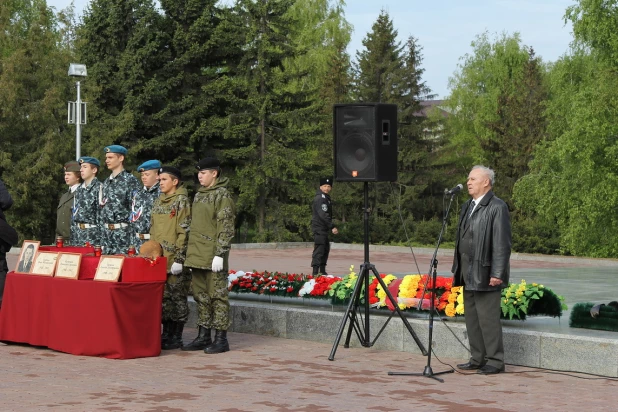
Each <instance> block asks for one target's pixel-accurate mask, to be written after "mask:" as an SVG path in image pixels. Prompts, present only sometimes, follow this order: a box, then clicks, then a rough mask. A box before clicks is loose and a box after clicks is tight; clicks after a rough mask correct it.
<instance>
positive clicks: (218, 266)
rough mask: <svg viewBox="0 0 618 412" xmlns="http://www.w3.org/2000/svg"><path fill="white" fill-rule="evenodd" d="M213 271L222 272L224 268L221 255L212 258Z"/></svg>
mask: <svg viewBox="0 0 618 412" xmlns="http://www.w3.org/2000/svg"><path fill="white" fill-rule="evenodd" d="M211 269H212V271H213V272H221V271H222V270H223V258H222V257H221V256H215V257H214V258H212V267H211Z"/></svg>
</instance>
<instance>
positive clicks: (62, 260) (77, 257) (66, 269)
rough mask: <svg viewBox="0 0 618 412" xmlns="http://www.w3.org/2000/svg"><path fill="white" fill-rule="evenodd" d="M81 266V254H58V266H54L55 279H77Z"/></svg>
mask: <svg viewBox="0 0 618 412" xmlns="http://www.w3.org/2000/svg"><path fill="white" fill-rule="evenodd" d="M81 264H82V254H81V253H60V256H59V257H58V264H57V265H56V277H57V278H66V279H77V278H79V268H80V266H81Z"/></svg>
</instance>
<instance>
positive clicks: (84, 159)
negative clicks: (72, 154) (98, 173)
mask: <svg viewBox="0 0 618 412" xmlns="http://www.w3.org/2000/svg"><path fill="white" fill-rule="evenodd" d="M83 163H90V164H91V165H95V166H96V167H101V162H99V159H95V158H94V157H88V156H82V157H80V158H79V164H80V165H81V164H83Z"/></svg>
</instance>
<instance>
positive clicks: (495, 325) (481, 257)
mask: <svg viewBox="0 0 618 412" xmlns="http://www.w3.org/2000/svg"><path fill="white" fill-rule="evenodd" d="M494 176H495V174H494V171H493V170H491V169H489V168H487V167H485V166H474V167H473V168H472V170H471V171H470V174H469V175H468V182H467V186H468V193H469V194H470V196H471V197H472V199H470V200H468V201H467V202H466V203H464V205H463V206H462V208H461V213H460V215H459V224H458V226H457V236H456V240H455V242H456V243H455V259H454V262H453V268H452V272H453V275H454V279H453V286H463V287H464V307H465V319H466V330H467V332H468V341H469V343H470V352H471V356H470V360H469V361H468V362H467V363H463V364H460V365H457V367H458V368H459V369H463V370H478V372H479V373H483V374H495V373H500V372H503V371H504V344H503V341H502V324H501V323H500V312H501V309H500V300H501V296H502V291H501V290H502V288H505V287H507V285H508V282H509V259H510V257H511V219H510V217H509V210H508V207H507V205H506V203H504V201H503V200H501V199H499V198H498V197H496V196H495V195H494V193H493V192H492V188H493V186H494Z"/></svg>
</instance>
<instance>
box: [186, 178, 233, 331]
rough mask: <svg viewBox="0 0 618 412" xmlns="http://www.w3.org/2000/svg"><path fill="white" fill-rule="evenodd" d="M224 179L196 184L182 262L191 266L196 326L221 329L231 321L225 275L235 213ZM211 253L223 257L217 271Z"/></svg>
mask: <svg viewBox="0 0 618 412" xmlns="http://www.w3.org/2000/svg"><path fill="white" fill-rule="evenodd" d="M227 183H228V179H227V178H217V181H216V182H215V184H214V185H213V186H212V187H200V189H199V190H198V192H197V193H196V195H195V198H194V200H193V206H192V219H191V234H190V236H189V244H188V246H187V258H186V260H185V266H187V267H190V268H192V269H193V279H192V284H193V298H194V299H195V302H196V303H197V308H198V321H197V323H198V326H202V327H205V328H207V329H210V328H214V329H217V330H222V331H226V330H227V329H228V328H229V327H230V325H231V324H232V321H231V319H230V316H229V309H230V303H229V300H228V289H227V277H228V270H229V267H228V258H229V252H230V247H231V242H232V239H233V238H234V220H235V217H236V216H235V213H236V211H235V209H236V208H235V206H234V201H233V200H232V196H231V195H230V192H229V191H228V190H227V188H226V186H227ZM215 256H220V257H222V258H223V270H222V271H220V272H213V271H212V270H211V265H212V260H213V258H214V257H215Z"/></svg>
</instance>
